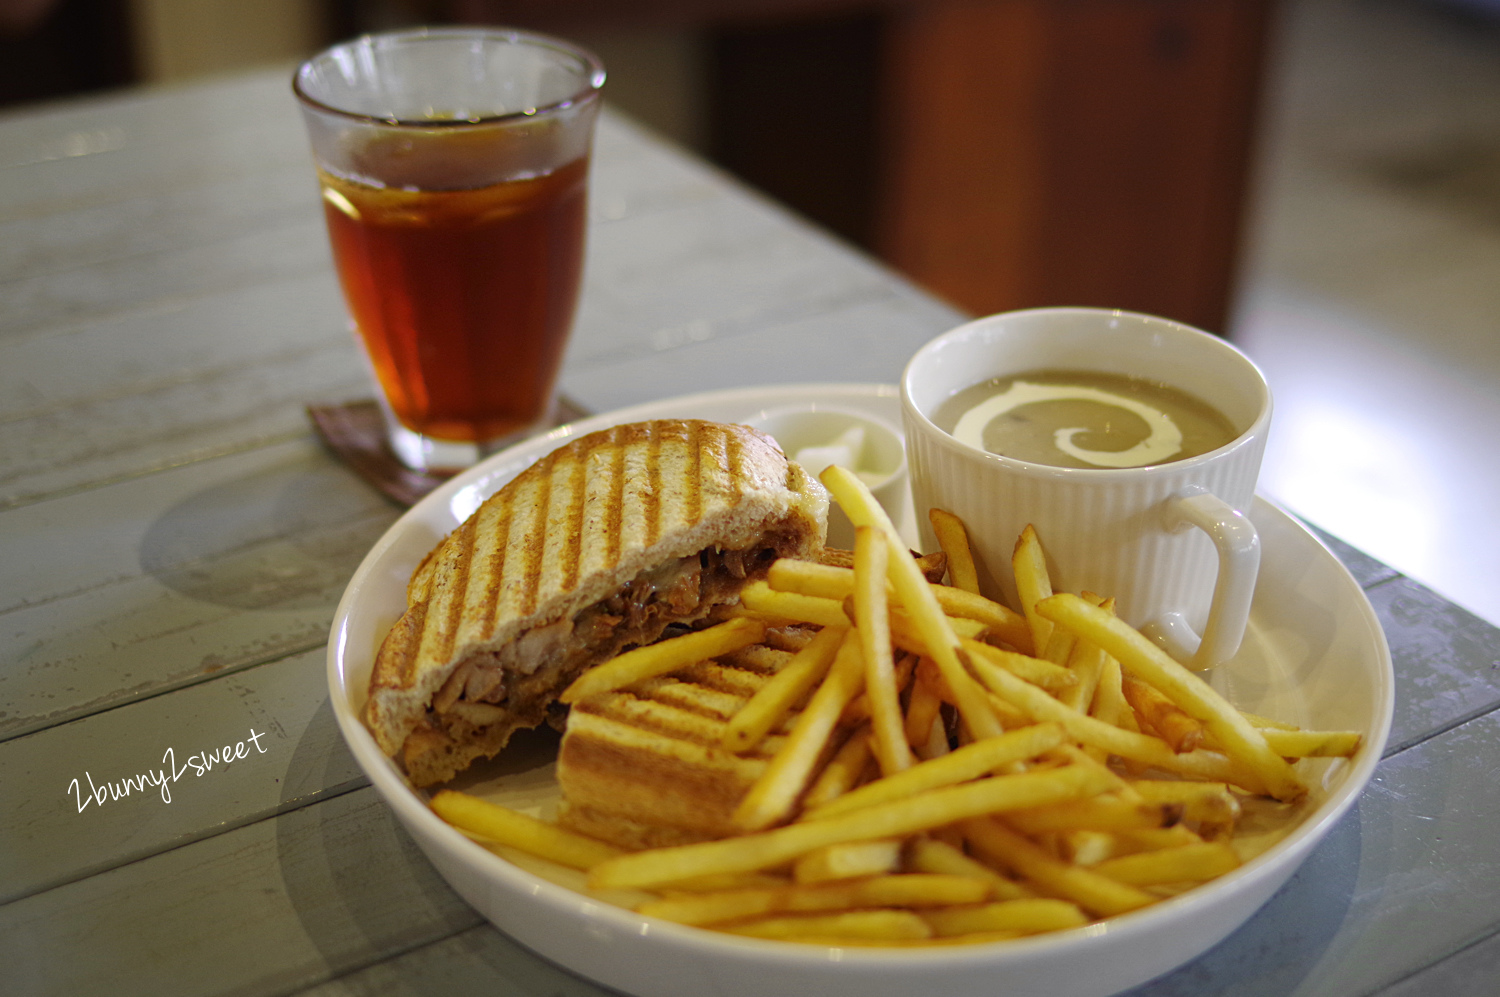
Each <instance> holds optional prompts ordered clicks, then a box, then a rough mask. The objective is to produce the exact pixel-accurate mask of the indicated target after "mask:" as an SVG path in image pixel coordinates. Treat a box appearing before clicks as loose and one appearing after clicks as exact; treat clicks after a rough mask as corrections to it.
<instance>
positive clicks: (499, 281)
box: [293, 28, 604, 470]
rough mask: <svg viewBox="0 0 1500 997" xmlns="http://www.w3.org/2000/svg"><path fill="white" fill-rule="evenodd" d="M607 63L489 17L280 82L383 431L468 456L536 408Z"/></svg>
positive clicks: (559, 329)
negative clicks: (301, 132)
mask: <svg viewBox="0 0 1500 997" xmlns="http://www.w3.org/2000/svg"><path fill="white" fill-rule="evenodd" d="M603 83H604V69H603V67H602V66H601V65H600V63H599V60H598V59H597V58H595V57H594V56H593V55H591V54H590V53H588V52H586V51H584V50H583V49H581V48H579V47H577V46H575V45H572V44H570V43H568V42H564V41H560V40H558V39H554V38H548V37H546V36H542V35H537V34H531V33H527V32H521V31H511V30H506V29H485V28H453V29H421V30H413V31H401V32H393V33H390V34H380V35H368V36H365V37H362V38H358V39H355V40H354V41H350V42H346V43H344V44H341V45H337V46H335V47H333V48H331V49H329V50H328V51H326V52H324V53H322V54H321V55H318V56H315V57H314V58H312V59H310V60H309V61H308V62H306V63H304V64H303V65H302V66H301V67H300V68H299V69H298V70H297V74H296V76H295V78H294V81H293V89H294V90H295V92H296V94H297V97H298V99H299V101H300V102H301V106H302V112H303V117H304V119H305V121H306V123H307V128H308V131H309V133H310V135H311V139H312V149H313V158H314V160H315V162H316V165H317V168H318V177H319V180H320V181H321V184H322V191H323V208H324V212H325V215H326V216H327V221H328V234H329V240H330V242H331V243H332V247H333V257H334V262H335V264H336V266H337V268H338V273H339V280H340V282H341V283H342V285H343V289H344V297H345V299H346V301H347V303H348V306H349V311H350V313H351V316H352V318H353V320H354V325H355V327H356V328H357V329H358V332H359V336H360V339H361V340H362V341H363V343H364V347H365V352H366V354H367V355H368V357H369V359H370V363H371V366H372V367H373V368H374V374H375V378H376V380H377V381H378V382H379V385H380V389H381V394H382V396H383V398H382V401H383V405H384V409H385V413H386V418H387V424H388V426H389V429H390V442H391V447H392V449H393V450H394V451H395V453H396V455H397V456H398V457H399V458H400V459H401V461H402V462H403V463H405V464H406V465H407V466H409V467H412V468H416V469H419V470H443V469H453V468H459V467H465V466H467V465H469V464H472V463H474V462H475V461H476V460H478V459H479V458H480V457H482V456H484V455H485V454H486V453H489V452H491V451H492V450H494V449H496V448H498V447H499V446H502V445H504V444H505V443H507V442H509V441H511V440H515V439H518V438H520V437H521V436H524V435H525V434H527V433H530V432H532V431H535V430H536V429H538V428H541V427H542V426H544V425H545V424H546V423H547V422H548V421H549V420H550V418H551V415H552V409H553V405H554V393H553V388H554V383H555V381H556V378H557V372H558V367H559V366H560V365H561V363H562V357H563V352H564V349H565V347H566V345H567V339H568V333H569V331H570V329H571V327H572V323H573V313H574V311H575V308H576V306H577V302H578V292H579V287H580V284H581V282H582V276H583V257H584V233H585V229H586V221H587V219H586V208H587V181H588V169H589V155H590V150H591V148H592V144H593V132H594V120H595V118H596V117H597V115H598V110H599V92H600V88H601V87H602V86H603Z"/></svg>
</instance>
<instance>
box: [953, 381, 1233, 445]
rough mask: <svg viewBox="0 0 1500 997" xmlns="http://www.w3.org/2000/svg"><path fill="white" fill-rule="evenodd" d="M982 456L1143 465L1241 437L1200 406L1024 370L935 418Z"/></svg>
mask: <svg viewBox="0 0 1500 997" xmlns="http://www.w3.org/2000/svg"><path fill="white" fill-rule="evenodd" d="M933 421H934V422H936V423H937V425H938V426H939V427H940V428H942V429H944V430H946V431H947V432H949V433H952V434H953V436H954V437H955V438H956V439H958V440H960V441H961V442H964V443H967V444H968V445H970V446H973V447H977V448H979V449H981V450H988V451H989V452H991V453H995V454H1000V455H1002V456H1005V457H1012V458H1015V459H1016V460H1025V461H1030V462H1032V463H1038V464H1049V465H1052V466H1055V467H1080V468H1124V467H1147V466H1150V465H1153V464H1164V463H1167V462H1169V461H1175V460H1184V459H1186V458H1189V457H1196V456H1198V455H1199V454H1204V453H1208V452H1209V451H1211V450H1217V449H1218V448H1219V447H1221V446H1224V445H1225V444H1227V443H1229V442H1231V441H1232V440H1233V439H1234V438H1235V437H1236V436H1237V435H1239V434H1238V432H1237V431H1236V429H1235V427H1234V426H1233V424H1231V423H1230V422H1229V420H1228V419H1227V418H1225V417H1224V416H1223V415H1222V414H1221V413H1219V412H1218V411H1217V410H1216V409H1214V408H1213V407H1212V406H1211V405H1209V404H1208V403H1207V402H1204V401H1203V400H1201V399H1199V398H1196V397H1194V396H1193V395H1190V394H1188V393H1187V392H1184V391H1180V390H1178V389H1176V388H1172V387H1170V386H1168V385H1164V384H1160V383H1156V382H1152V381H1147V380H1144V379H1141V378H1132V377H1127V376H1124V375H1120V374H1111V373H1102V372H1099V371H1057V370H1043V371H1029V372H1026V373H1022V374H1016V375H1013V376H1008V377H1001V378H993V379H991V380H988V381H984V382H981V383H979V384H976V385H972V386H971V387H969V388H966V389H964V390H963V391H960V392H958V393H957V394H956V395H954V396H953V397H952V398H950V399H948V400H947V401H946V402H944V403H943V404H942V405H941V406H939V408H938V410H937V413H936V414H935V418H934V420H933Z"/></svg>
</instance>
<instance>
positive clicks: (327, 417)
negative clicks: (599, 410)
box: [307, 397, 588, 507]
mask: <svg viewBox="0 0 1500 997" xmlns="http://www.w3.org/2000/svg"><path fill="white" fill-rule="evenodd" d="M585 415H588V412H586V411H585V410H584V409H583V408H581V407H580V406H578V405H577V404H575V403H574V402H573V401H571V400H570V399H568V398H563V397H560V398H558V400H557V413H556V417H555V419H554V421H553V425H555V426H561V425H563V424H564V423H568V422H572V421H574V420H575V419H580V418H582V417H583V416H585ZM307 417H308V418H309V419H311V420H312V424H313V429H315V430H316V431H317V434H318V438H319V439H320V440H322V441H323V445H324V446H326V447H327V448H328V449H329V450H330V451H331V452H332V453H333V455H334V456H336V457H338V458H339V459H340V460H342V461H343V462H344V463H345V464H347V465H348V466H349V469H350V470H352V471H353V472H354V473H355V474H358V475H359V476H360V477H361V478H363V479H364V480H365V481H366V482H368V483H369V484H370V485H371V486H373V487H374V488H375V489H376V490H378V491H379V492H380V493H381V494H382V495H384V496H385V497H386V498H388V499H390V500H391V501H392V502H395V503H396V504H398V505H401V506H404V507H409V506H412V505H415V504H416V503H417V502H418V501H419V500H421V499H422V498H423V497H425V496H426V495H427V494H428V493H429V492H431V491H432V490H433V489H435V488H437V486H438V485H441V484H442V483H443V482H445V481H447V480H448V479H449V478H451V477H452V476H453V473H455V472H446V473H445V472H441V471H414V470H412V469H411V468H409V467H407V466H406V465H405V464H403V463H401V461H400V459H399V458H397V456H396V454H395V453H394V452H393V451H392V450H391V446H390V443H389V442H387V440H386V436H385V419H384V417H383V416H382V415H381V413H380V405H379V404H378V403H377V402H375V401H374V400H373V399H370V398H365V399H361V400H359V401H352V402H344V403H343V404H340V405H309V406H307Z"/></svg>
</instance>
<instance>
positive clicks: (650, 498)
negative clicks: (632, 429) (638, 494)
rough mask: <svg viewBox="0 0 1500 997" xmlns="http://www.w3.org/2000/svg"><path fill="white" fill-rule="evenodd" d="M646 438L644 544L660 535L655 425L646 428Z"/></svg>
mask: <svg viewBox="0 0 1500 997" xmlns="http://www.w3.org/2000/svg"><path fill="white" fill-rule="evenodd" d="M648 432H649V433H650V435H649V436H648V437H647V438H646V454H647V458H648V459H647V462H646V494H645V495H644V496H643V498H644V503H643V504H644V506H645V509H644V512H645V514H646V546H648V547H649V546H651V545H652V544H654V543H656V541H657V538H658V537H660V536H661V436H660V434H659V433H657V431H656V427H655V426H651V427H650V428H649V429H648Z"/></svg>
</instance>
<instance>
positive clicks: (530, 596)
mask: <svg viewBox="0 0 1500 997" xmlns="http://www.w3.org/2000/svg"><path fill="white" fill-rule="evenodd" d="M550 457H551V459H549V460H547V461H546V464H545V466H543V467H540V468H538V470H539V471H540V472H541V473H540V474H538V475H537V477H536V482H537V488H538V490H539V493H538V495H537V501H536V512H535V517H534V518H533V520H532V524H533V528H532V529H530V530H528V531H527V535H526V550H525V557H526V572H525V585H526V590H525V594H524V595H523V596H522V599H521V613H522V614H523V615H527V614H530V613H534V612H536V602H537V598H538V594H539V592H540V591H541V583H542V555H543V554H545V553H546V551H547V542H546V537H547V530H546V527H547V516H548V513H549V511H550V507H551V505H552V466H553V464H554V463H556V454H555V453H554V454H552V455H550Z"/></svg>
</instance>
